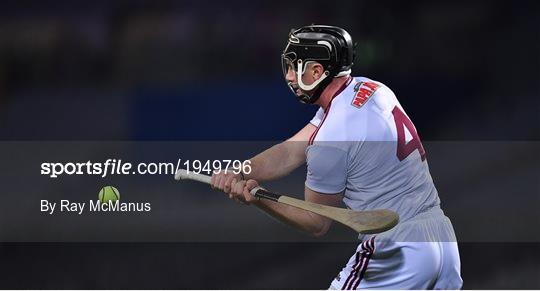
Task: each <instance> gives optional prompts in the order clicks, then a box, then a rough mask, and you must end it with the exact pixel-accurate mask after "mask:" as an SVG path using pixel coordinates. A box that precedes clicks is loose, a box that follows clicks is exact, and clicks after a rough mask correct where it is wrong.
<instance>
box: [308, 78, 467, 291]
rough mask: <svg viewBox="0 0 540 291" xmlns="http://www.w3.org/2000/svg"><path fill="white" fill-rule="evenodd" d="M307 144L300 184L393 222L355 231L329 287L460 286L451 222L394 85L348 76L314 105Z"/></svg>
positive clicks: (457, 256) (458, 262) (457, 259)
mask: <svg viewBox="0 0 540 291" xmlns="http://www.w3.org/2000/svg"><path fill="white" fill-rule="evenodd" d="M311 123H312V124H313V125H315V126H317V130H316V131H315V132H314V133H313V135H312V136H311V138H310V145H309V146H308V147H307V149H306V156H307V169H308V173H307V178H306V186H307V187H308V188H310V189H312V190H314V191H316V192H319V193H325V194H336V193H341V192H343V193H344V198H343V201H344V202H345V204H346V205H347V206H348V207H349V208H351V209H354V210H368V209H378V208H384V209H391V210H394V211H396V212H397V213H398V214H399V216H400V222H399V224H398V225H397V226H396V227H394V228H393V229H391V230H389V231H387V232H384V233H381V234H378V235H376V236H364V235H361V236H360V239H361V240H362V243H361V244H360V245H359V246H358V248H357V250H356V252H355V254H354V255H352V256H351V258H350V259H349V261H348V262H347V264H346V265H345V267H344V268H343V269H342V270H341V271H340V272H339V274H338V275H337V276H336V278H335V279H334V280H333V281H332V283H331V285H330V288H331V289H342V290H343V289H459V288H461V286H462V283H463V281H462V279H461V276H460V260H459V252H458V248H457V243H456V238H455V235H454V230H453V227H452V224H451V222H450V220H449V219H448V218H447V217H446V216H444V213H443V212H442V210H441V209H440V207H439V204H440V201H439V198H438V194H437V190H436V189H435V186H434V185H433V181H432V179H431V175H430V173H429V168H428V164H427V161H426V156H425V154H426V153H425V151H424V148H423V147H422V143H421V142H420V139H419V137H418V134H417V132H416V129H415V127H414V125H413V123H412V122H411V121H410V119H409V118H408V116H407V115H406V114H405V111H404V110H403V108H402V107H401V105H400V104H399V102H398V100H397V98H396V96H395V95H394V93H393V92H392V91H391V90H390V89H389V88H388V87H386V86H385V85H383V84H381V83H379V82H376V81H373V80H370V79H368V78H363V77H357V78H351V79H349V81H348V82H347V83H345V85H344V87H343V88H342V91H341V92H338V93H337V95H336V96H335V97H334V98H333V99H332V101H331V102H330V104H329V105H328V107H327V108H326V110H325V111H323V110H322V109H320V110H319V111H318V112H317V114H316V115H315V117H314V118H313V119H312V120H311Z"/></svg>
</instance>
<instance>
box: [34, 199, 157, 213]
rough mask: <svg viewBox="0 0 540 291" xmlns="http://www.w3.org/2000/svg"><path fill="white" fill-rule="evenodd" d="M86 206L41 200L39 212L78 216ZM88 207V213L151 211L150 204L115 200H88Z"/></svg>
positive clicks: (62, 201)
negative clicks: (70, 213)
mask: <svg viewBox="0 0 540 291" xmlns="http://www.w3.org/2000/svg"><path fill="white" fill-rule="evenodd" d="M86 205H87V203H85V202H70V201H69V200H60V203H57V202H49V201H48V200H41V212H47V213H48V214H54V212H55V210H59V212H73V213H77V214H79V215H80V214H82V213H83V212H84V211H85V210H86ZM88 205H89V207H88V210H89V211H90V212H149V211H150V210H152V207H151V204H150V202H145V203H142V202H120V201H119V200H116V201H108V202H105V203H102V202H100V201H99V200H89V201H88ZM57 206H58V208H57Z"/></svg>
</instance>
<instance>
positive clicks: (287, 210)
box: [232, 180, 343, 237]
mask: <svg viewBox="0 0 540 291" xmlns="http://www.w3.org/2000/svg"><path fill="white" fill-rule="evenodd" d="M256 186H258V183H257V182H256V181H255V180H249V181H247V182H246V181H239V182H237V183H235V184H233V187H234V188H235V189H233V191H232V193H242V194H243V197H242V198H241V199H242V200H243V201H245V202H246V203H249V204H251V205H254V206H256V207H257V208H259V209H261V210H262V211H264V212H266V213H268V214H269V215H271V216H272V217H274V218H276V219H278V220H280V221H281V222H283V223H285V224H288V225H290V226H292V227H294V228H296V229H299V230H301V231H304V232H307V233H309V234H311V235H313V236H315V237H320V236H323V235H324V234H326V233H327V232H328V229H330V226H331V225H332V220H331V219H329V218H326V217H324V216H321V215H318V214H316V213H313V212H310V211H306V210H303V209H299V208H296V207H293V206H289V205H286V204H282V203H278V202H274V201H271V200H267V199H261V200H258V199H257V198H255V197H254V196H253V195H251V193H250V191H251V189H253V188H255V187H256ZM242 187H243V188H242ZM304 195H305V200H306V201H309V202H314V203H318V204H324V205H329V206H339V205H340V204H341V200H342V198H343V195H342V193H336V194H322V193H318V192H315V191H313V190H311V189H309V188H308V187H305V191H304Z"/></svg>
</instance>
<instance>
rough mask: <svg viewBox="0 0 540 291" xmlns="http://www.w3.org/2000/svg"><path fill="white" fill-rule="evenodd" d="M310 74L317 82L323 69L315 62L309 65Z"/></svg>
mask: <svg viewBox="0 0 540 291" xmlns="http://www.w3.org/2000/svg"><path fill="white" fill-rule="evenodd" d="M311 72H312V73H313V78H314V79H315V80H318V79H319V78H320V77H321V76H322V74H323V72H324V68H323V66H322V65H321V64H319V63H316V62H315V63H312V64H311Z"/></svg>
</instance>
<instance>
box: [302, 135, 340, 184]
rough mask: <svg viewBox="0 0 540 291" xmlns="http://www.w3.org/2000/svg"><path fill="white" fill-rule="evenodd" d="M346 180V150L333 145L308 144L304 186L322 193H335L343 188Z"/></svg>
mask: <svg viewBox="0 0 540 291" xmlns="http://www.w3.org/2000/svg"><path fill="white" fill-rule="evenodd" d="M346 182H347V152H346V151H345V150H343V149H341V148H338V147H333V146H319V145H312V146H310V148H309V149H308V151H307V176H306V187H308V188H309V189H311V190H313V191H316V192H319V193H323V194H336V193H341V192H342V191H343V190H344V189H345V186H346Z"/></svg>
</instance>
